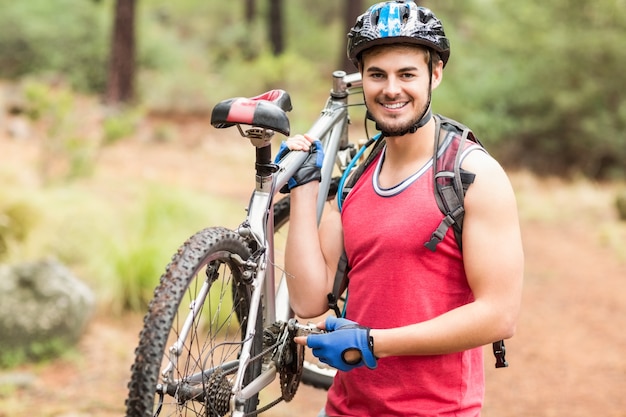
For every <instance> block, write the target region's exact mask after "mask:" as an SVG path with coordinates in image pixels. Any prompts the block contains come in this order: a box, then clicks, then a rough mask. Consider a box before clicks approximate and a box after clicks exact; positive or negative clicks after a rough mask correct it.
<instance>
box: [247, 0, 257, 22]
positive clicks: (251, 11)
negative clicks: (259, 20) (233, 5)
mask: <svg viewBox="0 0 626 417" xmlns="http://www.w3.org/2000/svg"><path fill="white" fill-rule="evenodd" d="M245 8H246V10H245V18H246V22H247V23H252V22H254V18H255V17H256V0H246V5H245Z"/></svg>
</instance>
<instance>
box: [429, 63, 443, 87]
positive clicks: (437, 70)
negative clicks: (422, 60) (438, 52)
mask: <svg viewBox="0 0 626 417" xmlns="http://www.w3.org/2000/svg"><path fill="white" fill-rule="evenodd" d="M442 78H443V61H442V60H439V61H438V62H437V65H435V67H434V68H433V78H432V82H431V86H432V89H433V90H434V89H435V88H437V87H439V84H441V80H442Z"/></svg>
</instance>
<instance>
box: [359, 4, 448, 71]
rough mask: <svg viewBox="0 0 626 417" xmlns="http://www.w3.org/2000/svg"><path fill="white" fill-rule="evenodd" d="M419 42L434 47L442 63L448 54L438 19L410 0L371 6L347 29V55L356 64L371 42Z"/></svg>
mask: <svg viewBox="0 0 626 417" xmlns="http://www.w3.org/2000/svg"><path fill="white" fill-rule="evenodd" d="M397 43H405V44H414V45H423V46H425V47H427V48H430V49H432V50H434V51H436V52H437V53H438V54H439V56H440V57H441V60H442V61H443V66H444V67H445V65H446V63H447V62H448V58H450V41H449V40H448V38H446V34H445V33H444V31H443V25H442V24H441V21H440V20H439V19H437V17H436V16H435V15H434V14H433V12H432V11H430V9H427V8H426V7H421V6H417V5H416V4H415V3H414V2H413V1H410V0H395V1H386V2H382V3H377V4H375V5H373V6H371V7H370V8H369V9H368V10H367V11H366V12H365V13H363V14H362V15H361V16H359V18H358V19H357V21H356V24H355V25H354V27H353V28H352V29H351V30H350V32H349V33H348V57H349V58H350V60H351V61H352V62H353V63H354V65H356V66H357V67H358V64H359V62H360V59H361V53H362V52H363V51H364V50H366V49H369V48H371V47H373V46H377V45H389V44H397Z"/></svg>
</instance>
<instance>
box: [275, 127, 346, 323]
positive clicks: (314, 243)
mask: <svg viewBox="0 0 626 417" xmlns="http://www.w3.org/2000/svg"><path fill="white" fill-rule="evenodd" d="M310 141H311V138H308V139H305V138H304V137H303V136H297V137H294V138H292V139H290V141H289V142H291V143H289V142H288V143H289V145H290V146H289V147H290V149H296V150H306V149H308V142H310ZM318 189H319V183H318V182H310V183H307V184H304V185H302V186H299V187H295V188H293V189H292V190H291V209H290V217H289V232H288V234H287V245H286V250H285V270H286V272H287V277H288V279H287V287H288V288H289V298H290V301H291V307H292V308H293V310H294V311H295V312H296V314H297V315H299V316H300V317H302V318H309V317H316V316H319V315H321V314H323V313H325V312H326V311H327V310H328V302H327V298H326V296H327V294H328V293H329V292H331V291H332V286H333V280H334V277H335V271H336V268H337V262H338V261H339V257H340V256H341V253H342V251H343V232H342V228H341V216H340V214H339V211H338V210H337V205H336V203H335V202H333V204H331V207H327V208H326V210H325V213H324V216H323V217H322V221H321V223H320V225H319V228H318V224H317V213H316V205H317V204H316V202H317V195H318Z"/></svg>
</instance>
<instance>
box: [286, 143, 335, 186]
mask: <svg viewBox="0 0 626 417" xmlns="http://www.w3.org/2000/svg"><path fill="white" fill-rule="evenodd" d="M289 152H291V150H290V149H289V147H288V146H287V143H286V142H283V143H281V145H280V149H279V150H278V154H277V155H276V158H275V159H274V162H279V161H280V160H281V159H283V158H284V157H285V156H286V155H287V154H288V153H289ZM323 162H324V148H322V142H320V141H319V140H316V141H314V142H313V143H312V144H311V148H310V149H309V156H308V157H307V158H306V159H305V160H304V162H303V163H302V165H301V166H300V168H298V170H297V171H296V173H295V174H294V175H293V177H291V178H290V179H289V181H287V184H285V186H284V187H283V188H281V189H280V192H281V193H283V194H287V193H289V191H290V190H291V189H292V188H295V187H298V186H300V185H304V184H306V183H308V182H312V181H321V180H322V163H323Z"/></svg>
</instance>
